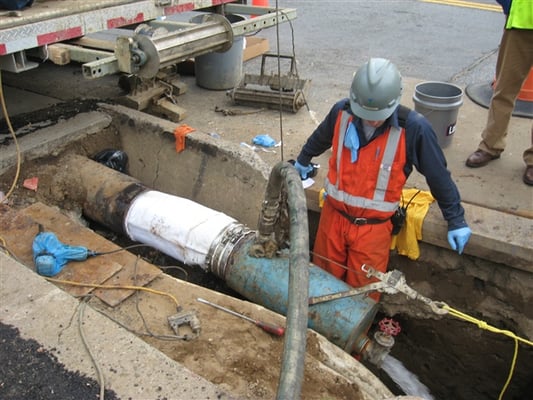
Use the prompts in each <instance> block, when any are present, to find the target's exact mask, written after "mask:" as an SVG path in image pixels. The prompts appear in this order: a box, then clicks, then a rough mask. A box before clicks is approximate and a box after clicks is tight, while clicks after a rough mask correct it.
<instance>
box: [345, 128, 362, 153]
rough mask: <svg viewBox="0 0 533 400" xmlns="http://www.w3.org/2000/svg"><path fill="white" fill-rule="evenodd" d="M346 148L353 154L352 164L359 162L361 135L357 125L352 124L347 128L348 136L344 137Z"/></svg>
mask: <svg viewBox="0 0 533 400" xmlns="http://www.w3.org/2000/svg"><path fill="white" fill-rule="evenodd" d="M344 147H346V148H348V149H350V151H351V152H352V163H354V162H356V161H357V152H358V151H359V135H358V134H357V129H356V128H355V125H354V124H353V123H351V122H350V124H349V125H348V128H346V135H345V136H344Z"/></svg>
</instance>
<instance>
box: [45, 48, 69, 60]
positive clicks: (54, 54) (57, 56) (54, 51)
mask: <svg viewBox="0 0 533 400" xmlns="http://www.w3.org/2000/svg"><path fill="white" fill-rule="evenodd" d="M48 58H49V59H50V61H52V62H53V63H54V64H56V65H67V64H69V63H70V50H69V49H68V48H66V47H65V46H63V45H61V44H51V45H49V46H48Z"/></svg>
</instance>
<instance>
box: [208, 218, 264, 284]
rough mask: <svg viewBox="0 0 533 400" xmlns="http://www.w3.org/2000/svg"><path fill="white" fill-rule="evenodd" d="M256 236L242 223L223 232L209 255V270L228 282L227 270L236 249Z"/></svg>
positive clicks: (212, 246)
mask: <svg viewBox="0 0 533 400" xmlns="http://www.w3.org/2000/svg"><path fill="white" fill-rule="evenodd" d="M254 235H255V232H254V231H252V230H251V229H249V228H247V227H246V226H245V225H243V224H240V223H233V224H231V225H229V226H228V227H227V228H226V229H225V230H224V231H222V232H221V233H220V234H219V235H218V237H217V238H215V240H214V241H213V244H212V245H211V247H210V248H209V252H208V253H207V269H208V271H210V272H212V273H213V274H215V275H216V276H218V277H219V278H221V279H224V280H226V269H227V267H228V265H229V262H230V258H231V255H232V254H233V253H234V250H235V248H236V247H239V246H240V244H241V243H244V242H246V241H247V240H249V239H250V238H251V237H253V236H254Z"/></svg>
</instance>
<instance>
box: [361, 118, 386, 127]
mask: <svg viewBox="0 0 533 400" xmlns="http://www.w3.org/2000/svg"><path fill="white" fill-rule="evenodd" d="M384 122H385V120H382V121H369V120H367V119H364V120H363V124H365V125H368V126H371V127H372V128H379V127H380V126H381V125H383V123H384Z"/></svg>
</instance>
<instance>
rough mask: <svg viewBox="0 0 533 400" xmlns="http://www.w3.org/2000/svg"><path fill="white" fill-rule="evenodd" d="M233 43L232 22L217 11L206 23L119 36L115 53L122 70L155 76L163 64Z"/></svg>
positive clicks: (165, 65) (164, 65) (207, 17)
mask: <svg viewBox="0 0 533 400" xmlns="http://www.w3.org/2000/svg"><path fill="white" fill-rule="evenodd" d="M232 44H233V29H232V27H231V23H230V22H229V21H228V20H227V19H226V18H225V17H223V16H221V15H218V14H206V15H205V17H204V19H203V22H202V23H201V24H197V25H195V26H192V27H189V28H185V29H183V30H178V31H172V32H165V33H160V32H158V30H157V29H154V30H151V31H148V32H146V33H141V34H137V35H135V36H133V37H119V38H118V39H117V42H116V47H115V56H116V57H117V60H118V66H119V69H120V70H121V71H122V72H125V73H129V74H134V75H138V76H140V77H142V78H153V77H154V76H155V75H156V74H157V72H158V71H159V70H160V69H161V68H164V67H167V66H169V65H172V64H176V63H179V62H181V61H185V60H187V59H188V58H190V57H196V56H199V55H202V54H206V53H209V52H212V51H225V50H228V49H229V48H230V47H231V45H232Z"/></svg>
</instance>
